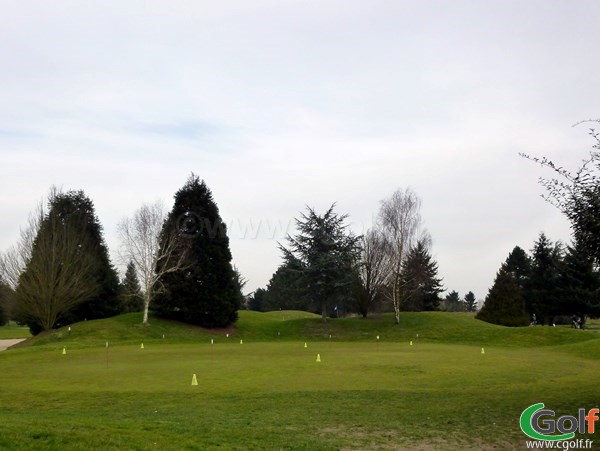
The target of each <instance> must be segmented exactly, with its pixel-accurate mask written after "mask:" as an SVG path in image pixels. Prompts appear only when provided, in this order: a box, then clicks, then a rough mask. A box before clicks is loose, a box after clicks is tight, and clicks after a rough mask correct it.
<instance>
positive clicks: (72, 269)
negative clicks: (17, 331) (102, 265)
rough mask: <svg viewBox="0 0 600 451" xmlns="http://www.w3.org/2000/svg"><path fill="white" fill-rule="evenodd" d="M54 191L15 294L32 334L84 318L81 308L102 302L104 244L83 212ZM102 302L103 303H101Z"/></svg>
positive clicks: (19, 315)
mask: <svg viewBox="0 0 600 451" xmlns="http://www.w3.org/2000/svg"><path fill="white" fill-rule="evenodd" d="M58 196H64V194H56V193H55V192H51V196H50V200H49V206H50V208H49V210H48V212H47V213H46V212H45V211H44V210H43V208H42V207H40V209H39V211H38V212H36V217H37V219H36V220H35V224H36V225H35V227H34V229H33V230H34V231H33V232H32V233H33V235H32V242H31V248H30V253H29V255H28V257H27V259H26V265H25V267H24V269H23V271H22V272H21V274H20V276H19V278H18V285H17V289H16V291H15V299H16V301H15V319H17V321H19V322H20V323H24V324H27V325H28V326H29V329H30V331H31V333H32V334H34V335H35V334H38V333H39V332H41V331H43V330H50V329H52V328H54V327H56V326H59V325H60V323H62V324H68V323H71V322H73V321H77V320H78V319H74V318H77V317H76V316H75V309H77V308H78V307H82V306H84V304H88V303H91V302H92V301H94V300H98V293H99V291H100V288H101V287H100V281H99V277H98V273H99V261H98V241H97V240H95V239H94V238H95V236H94V235H93V234H91V233H89V221H88V219H89V218H88V217H86V215H85V214H82V213H81V212H80V211H79V210H75V211H65V210H63V209H61V208H58V207H57V206H56V205H57V204H56V201H57V200H59V197H58ZM98 302H99V301H98Z"/></svg>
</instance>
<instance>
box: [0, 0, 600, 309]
mask: <svg viewBox="0 0 600 451" xmlns="http://www.w3.org/2000/svg"><path fill="white" fill-rule="evenodd" d="M4 11H5V14H3V15H2V17H1V18H0V58H1V60H2V61H3V71H1V72H0V123H1V124H2V126H1V127H0V158H1V162H2V164H0V249H2V248H6V247H8V246H9V245H10V244H12V243H13V242H14V240H16V237H17V236H18V228H19V225H20V224H24V223H25V221H26V218H27V213H28V211H30V210H32V209H33V208H34V206H35V204H36V202H37V201H38V200H39V199H40V198H41V197H42V196H43V195H44V194H45V193H47V190H48V188H49V187H50V185H52V184H56V185H59V186H63V187H64V188H66V189H68V188H75V189H79V188H82V189H84V190H85V191H86V193H87V194H88V195H90V197H92V199H93V200H94V202H95V205H96V208H97V210H98V215H99V217H100V219H101V221H102V222H103V224H104V228H105V232H106V237H107V241H108V242H109V245H110V246H111V248H113V249H114V248H116V245H117V243H116V238H115V233H114V229H115V227H116V223H117V221H118V220H119V219H120V218H121V217H123V216H125V215H128V214H130V213H131V212H132V211H133V210H134V209H135V208H137V207H138V206H139V205H140V204H141V203H142V202H148V201H152V200H154V199H163V200H164V201H165V203H166V204H170V202H171V200H172V196H173V194H174V193H175V191H176V190H177V189H178V188H179V187H181V186H182V185H183V183H184V182H185V179H186V178H187V176H188V175H189V173H190V172H192V171H194V172H195V173H197V174H198V175H199V176H200V177H202V178H204V179H206V182H207V184H208V186H209V187H210V188H211V189H212V190H213V193H214V197H215V199H216V201H217V203H218V204H219V207H220V210H221V214H222V215H223V217H224V218H225V220H226V221H228V222H231V223H232V224H234V227H230V231H231V232H232V240H231V245H232V250H233V255H234V260H235V262H236V264H237V265H238V267H239V268H240V270H241V271H242V273H244V275H245V276H246V277H247V278H248V279H249V283H248V287H249V288H250V289H254V288H256V287H258V286H264V285H265V284H266V282H267V281H268V279H269V277H270V276H271V274H272V273H273V271H274V270H275V269H276V267H277V265H278V264H279V253H278V251H277V247H276V241H277V239H272V238H269V237H268V236H269V234H270V232H267V233H266V235H265V234H261V233H262V232H261V233H259V234H258V237H257V238H258V239H251V238H250V237H251V236H253V232H255V228H256V227H257V225H256V224H264V227H268V226H270V225H271V224H272V225H275V224H279V223H281V224H288V223H290V221H292V220H293V218H294V217H296V216H297V215H298V213H299V212H300V211H302V210H303V208H304V206H305V205H310V206H312V207H314V208H316V209H317V211H322V210H324V209H326V208H327V207H328V206H329V205H331V204H332V203H333V202H337V205H338V210H339V211H340V212H342V213H349V214H350V218H349V220H350V221H351V222H352V223H353V228H354V229H355V231H356V232H357V233H360V232H361V231H363V230H365V229H366V228H368V227H369V226H371V224H372V222H373V217H374V215H376V213H377V209H378V207H379V202H380V201H381V200H382V199H383V198H385V197H387V196H389V195H390V194H391V193H392V192H393V191H394V190H395V189H396V188H399V187H405V186H412V187H413V188H414V189H415V190H416V191H417V193H418V194H419V195H420V196H421V198H422V199H423V216H424V219H425V222H426V225H427V227H428V228H429V229H430V231H431V233H432V235H433V239H434V254H435V255H436V258H437V259H438V261H439V263H440V270H441V276H443V277H444V283H445V286H446V287H448V288H449V289H456V290H459V291H460V292H461V294H464V292H466V291H468V290H473V291H475V293H476V294H477V295H478V296H479V297H483V296H484V295H485V292H486V290H487V287H488V286H489V285H490V284H491V282H492V280H493V277H494V275H495V272H496V270H497V268H498V266H499V265H500V263H501V262H502V261H503V260H504V259H505V258H506V255H507V254H508V252H509V251H510V250H511V249H512V247H514V245H517V244H518V245H520V246H521V247H523V248H526V249H527V248H529V247H531V244H532V243H533V240H534V239H535V238H536V236H537V233H538V232H539V231H540V230H545V231H546V232H547V233H548V235H549V236H550V237H551V238H554V239H563V240H568V238H569V229H568V224H567V222H566V221H565V219H564V218H563V217H562V216H561V215H560V213H559V212H558V211H556V210H555V209H553V207H551V206H549V205H548V204H546V203H545V202H544V201H543V200H541V199H540V197H539V194H541V193H542V188H541V187H540V186H539V185H538V184H537V177H538V176H539V175H541V174H543V170H542V169H541V168H539V167H537V166H535V165H533V164H531V163H530V162H527V161H525V160H523V159H521V158H519V157H518V156H517V154H518V152H527V153H532V154H538V155H547V156H549V157H552V158H554V159H556V160H558V161H561V162H564V164H565V165H567V166H568V165H575V166H576V165H577V164H578V163H579V161H580V160H581V158H583V157H584V156H585V155H586V152H587V151H588V149H589V148H590V145H591V141H590V140H589V137H588V136H587V135H586V133H585V128H584V127H579V128H575V129H573V128H570V125H571V124H572V123H574V122H575V121H577V120H579V119H584V118H587V117H596V116H598V111H597V106H598V105H600V93H598V90H597V89H596V84H597V81H596V80H597V74H598V73H599V72H600V62H598V60H597V58H594V57H593V55H595V54H596V53H597V52H596V50H597V49H596V45H595V43H596V42H598V40H599V38H600V36H599V33H600V32H599V31H598V28H597V26H596V21H595V20H594V17H598V16H599V14H600V6H599V5H598V3H597V2H592V1H584V2H578V3H577V4H573V3H568V2H551V3H548V2H535V1H534V2H527V3H522V2H520V3H519V2H506V1H492V2H486V3H485V4H483V3H481V2H474V1H459V2H452V3H451V4H450V3H447V2H435V1H426V2H416V1H415V2H385V1H375V2H368V3H366V2H359V1H344V2H342V1H336V0H334V1H331V2H305V1H279V0H277V1H275V0H272V1H271V0H269V1H266V0H265V1H227V2H221V3H214V2H204V1H199V2H188V1H174V2H161V1H144V2H141V1H125V2H104V3H102V4H99V3H89V2H74V1H60V2H58V3H56V2H55V3H52V4H50V3H47V2H27V3H23V2H17V1H9V2H7V3H6V4H5V7H4ZM547 175H548V174H547ZM248 230H249V232H248ZM275 235H278V233H275Z"/></svg>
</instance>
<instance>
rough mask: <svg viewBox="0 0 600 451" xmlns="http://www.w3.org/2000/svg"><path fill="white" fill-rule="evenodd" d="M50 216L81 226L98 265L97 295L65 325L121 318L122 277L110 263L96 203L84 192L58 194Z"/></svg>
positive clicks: (66, 319)
mask: <svg viewBox="0 0 600 451" xmlns="http://www.w3.org/2000/svg"><path fill="white" fill-rule="evenodd" d="M50 214H52V215H57V217H59V218H66V217H70V218H72V219H73V220H74V221H75V222H77V223H78V224H81V227H82V228H83V233H84V235H85V236H86V238H87V240H88V241H89V242H90V243H91V244H90V246H91V248H92V249H91V251H90V252H91V254H92V257H93V259H94V261H95V268H94V278H95V283H96V284H97V285H98V292H97V295H95V296H93V297H92V298H91V299H89V300H87V301H85V302H82V303H80V304H79V305H77V306H76V307H75V308H73V310H71V311H69V312H67V313H66V314H65V316H64V317H63V319H62V321H61V322H62V323H63V324H69V323H74V322H78V321H83V320H85V319H97V318H107V317H109V316H113V315H117V314H118V313H119V309H120V299H119V276H118V275H117V271H116V270H115V268H114V267H113V265H112V263H111V261H110V258H109V254H108V248H107V246H106V244H105V242H104V238H103V234H102V233H103V231H102V226H101V225H100V221H99V220H98V217H97V216H96V212H95V209H94V204H93V202H92V201H91V200H90V198H89V197H87V196H86V195H85V193H84V192H83V191H68V192H66V193H58V194H57V195H56V196H55V197H54V198H53V199H51V201H50Z"/></svg>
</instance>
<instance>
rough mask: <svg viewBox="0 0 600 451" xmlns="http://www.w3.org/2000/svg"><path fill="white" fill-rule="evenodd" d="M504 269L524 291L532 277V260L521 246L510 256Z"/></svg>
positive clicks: (516, 247)
mask: <svg viewBox="0 0 600 451" xmlns="http://www.w3.org/2000/svg"><path fill="white" fill-rule="evenodd" d="M502 269H503V270H504V271H506V272H510V273H511V274H512V275H513V277H514V278H515V280H516V281H517V284H518V285H519V287H520V288H521V289H522V290H524V289H525V287H526V286H527V283H528V281H529V277H530V276H531V259H530V258H529V256H528V255H527V253H526V252H525V251H524V250H523V249H521V248H520V247H519V246H515V248H514V249H513V250H512V251H511V253H510V254H508V257H507V258H506V261H505V262H504V264H503V265H502Z"/></svg>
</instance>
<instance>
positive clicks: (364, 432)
mask: <svg viewBox="0 0 600 451" xmlns="http://www.w3.org/2000/svg"><path fill="white" fill-rule="evenodd" d="M144 344H145V346H144V349H141V348H140V343H135V344H133V343H132V344H124V345H119V346H112V345H110V346H109V348H108V349H107V348H106V347H105V346H98V347H83V348H82V347H78V346H77V342H76V341H75V340H73V341H72V342H71V341H69V340H67V339H65V340H63V341H62V342H60V343H55V344H53V345H46V346H41V347H29V348H22V349H13V350H10V351H7V352H4V353H1V354H0V368H2V371H1V372H0V417H1V418H2V422H1V423H0V447H4V448H8V449H10V448H14V449H17V448H18V449H42V448H43V449H62V448H65V447H68V448H70V449H307V450H309V449H310V450H315V449H342V448H345V449H369V448H384V449H385V448H387V449H418V448H419V447H421V448H422V449H482V448H486V447H494V446H495V447H499V448H501V449H506V448H508V449H510V448H519V447H520V448H522V447H524V440H525V436H524V435H523V434H522V433H521V432H520V429H519V425H518V420H519V415H520V413H521V412H522V411H523V410H524V409H525V408H526V407H528V406H529V405H531V404H534V403H537V402H544V403H546V405H547V407H548V408H552V409H554V410H556V411H557V413H559V414H573V413H574V412H576V411H577V409H578V408H580V407H584V408H591V407H597V404H598V394H599V393H600V392H599V390H598V388H597V374H598V370H599V369H600V364H599V362H598V360H597V359H596V356H597V355H598V352H599V349H600V341H599V340H597V339H592V340H587V341H585V342H581V343H575V344H567V345H557V346H545V347H543V348H532V347H527V348H518V347H514V346H513V347H500V346H487V347H485V354H482V353H481V346H474V345H464V344H439V343H422V342H419V341H418V340H414V345H413V346H410V345H409V342H408V341H402V342H381V343H378V342H374V341H373V342H368V343H365V342H336V341H322V342H311V341H308V342H307V347H306V348H305V347H304V341H286V342H252V341H251V340H248V339H245V340H244V344H243V345H240V344H239V340H236V341H233V340H232V341H230V342H228V340H227V339H226V338H225V337H220V338H218V339H216V340H215V344H214V345H210V341H207V342H206V343H202V344H179V343H171V342H169V340H168V339H166V340H158V339H149V340H146V341H145V342H144ZM63 348H65V351H66V354H63V353H62V350H63ZM317 354H319V355H320V357H321V362H316V357H317ZM194 374H195V375H196V377H197V381H198V385H197V386H193V385H192V377H193V375H194ZM587 438H590V437H587ZM592 438H593V437H592Z"/></svg>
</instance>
